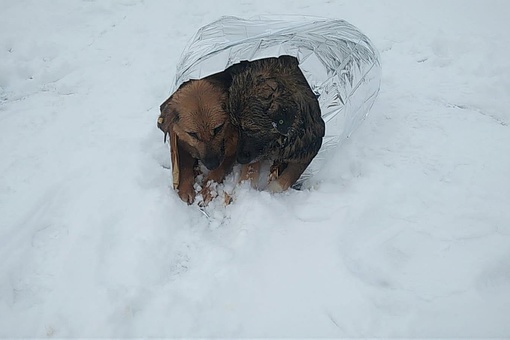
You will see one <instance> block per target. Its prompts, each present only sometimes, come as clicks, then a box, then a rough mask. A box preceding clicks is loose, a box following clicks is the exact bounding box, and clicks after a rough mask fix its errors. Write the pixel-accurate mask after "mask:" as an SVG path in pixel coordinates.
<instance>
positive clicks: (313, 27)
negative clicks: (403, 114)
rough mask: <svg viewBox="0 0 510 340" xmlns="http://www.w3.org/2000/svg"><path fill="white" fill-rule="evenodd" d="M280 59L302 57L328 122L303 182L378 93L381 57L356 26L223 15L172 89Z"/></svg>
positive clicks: (202, 32)
mask: <svg viewBox="0 0 510 340" xmlns="http://www.w3.org/2000/svg"><path fill="white" fill-rule="evenodd" d="M281 55H291V56H294V57H296V58H297V59H298V61H299V66H300V68H301V70H302V71H303V74H304V75H305V77H306V79H307V81H308V83H309V85H310V87H311V88H312V90H313V91H314V93H315V94H316V95H317V96H318V100H319V105H320V108H321V113H322V118H323V119H324V121H325V123H326V134H325V137H324V140H323V144H322V147H321V150H320V151H319V154H318V155H317V156H316V157H315V158H314V160H313V161H312V163H311V164H310V165H309V167H308V168H307V170H306V171H305V173H303V175H302V176H301V178H300V179H299V182H301V183H303V182H305V181H306V180H307V179H308V178H310V176H312V175H313V174H315V173H316V172H318V171H319V170H320V168H321V166H322V165H323V163H324V161H326V160H327V158H328V152H330V151H331V150H332V149H334V148H335V147H336V146H337V145H338V144H340V142H341V141H342V140H344V139H345V138H347V137H349V136H350V135H351V133H352V132H353V131H354V130H355V129H356V128H357V127H358V126H359V124H360V123H361V122H362V121H363V120H364V119H365V117H366V116H367V115H368V112H369V110H370V108H371V107H372V105H373V103H374V101H375V99H376V97H377V94H378V92H379V87H380V79H381V65H380V59H379V53H378V51H377V49H376V48H375V47H374V46H373V45H372V43H371V42H370V40H369V39H368V37H367V36H365V35H364V34H363V33H361V32H360V31H359V30H358V29H357V28H356V27H354V26H353V25H351V24H349V23H348V22H346V21H344V20H337V19H325V18H317V17H296V16H283V17H282V16H280V17H258V18H255V19H249V20H247V19H241V18H236V17H222V18H220V19H219V20H217V21H215V22H212V23H211V24H209V25H206V26H204V27H202V28H200V29H199V30H198V32H197V33H196V35H195V36H194V37H193V39H192V40H191V41H190V43H189V44H188V45H187V46H186V48H185V50H184V52H183V54H182V56H181V60H180V62H179V63H178V65H177V73H176V78H175V84H174V88H173V91H175V90H176V89H177V88H178V87H179V86H180V85H181V84H182V83H184V82H186V81H188V80H190V79H200V78H203V77H206V76H209V75H211V74H214V73H217V72H221V71H224V70H225V69H226V68H228V67H229V66H231V65H233V64H237V63H239V62H241V61H243V60H248V61H253V60H257V59H262V58H269V57H278V56H281ZM173 91H172V92H173Z"/></svg>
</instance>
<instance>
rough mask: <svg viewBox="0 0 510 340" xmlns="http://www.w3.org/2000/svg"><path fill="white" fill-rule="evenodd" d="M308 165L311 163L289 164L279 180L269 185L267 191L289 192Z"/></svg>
mask: <svg viewBox="0 0 510 340" xmlns="http://www.w3.org/2000/svg"><path fill="white" fill-rule="evenodd" d="M308 164H310V161H309V162H307V163H294V162H292V163H288V165H287V167H286V168H285V170H283V172H282V173H281V174H280V175H279V176H278V178H277V179H275V180H273V181H271V182H270V183H269V185H268V186H267V190H268V191H270V192H282V191H285V190H287V189H288V188H290V187H291V186H292V185H293V184H294V183H296V181H297V180H298V179H299V177H300V176H301V174H302V173H303V172H304V171H305V169H306V167H307V166H308Z"/></svg>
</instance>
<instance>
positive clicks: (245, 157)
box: [237, 150, 252, 164]
mask: <svg viewBox="0 0 510 340" xmlns="http://www.w3.org/2000/svg"><path fill="white" fill-rule="evenodd" d="M251 160H252V154H251V152H250V151H248V150H240V151H239V153H238V154H237V162H238V163H240V164H247V163H250V161H251Z"/></svg>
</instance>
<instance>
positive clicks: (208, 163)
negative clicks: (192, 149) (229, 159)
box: [202, 157, 220, 170]
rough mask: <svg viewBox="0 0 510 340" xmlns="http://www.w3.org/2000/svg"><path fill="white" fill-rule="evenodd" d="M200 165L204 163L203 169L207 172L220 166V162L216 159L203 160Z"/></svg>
mask: <svg viewBox="0 0 510 340" xmlns="http://www.w3.org/2000/svg"><path fill="white" fill-rule="evenodd" d="M202 163H204V165H205V167H206V168H207V169H209V170H214V169H216V168H217V167H219V166H220V160H219V159H218V158H216V157H211V158H204V159H203V160H202Z"/></svg>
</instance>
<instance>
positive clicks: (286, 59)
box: [278, 55, 299, 67]
mask: <svg viewBox="0 0 510 340" xmlns="http://www.w3.org/2000/svg"><path fill="white" fill-rule="evenodd" d="M278 59H279V60H280V62H281V63H282V65H285V66H290V67H298V66H299V61H298V60H297V58H296V57H292V56H290V55H282V56H280V57H278Z"/></svg>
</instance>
